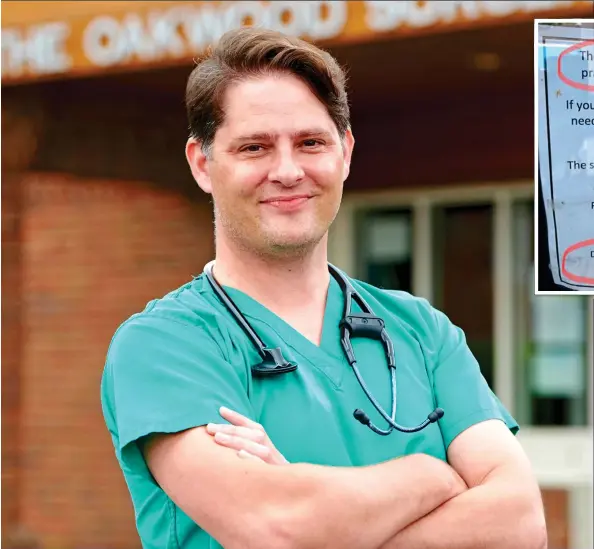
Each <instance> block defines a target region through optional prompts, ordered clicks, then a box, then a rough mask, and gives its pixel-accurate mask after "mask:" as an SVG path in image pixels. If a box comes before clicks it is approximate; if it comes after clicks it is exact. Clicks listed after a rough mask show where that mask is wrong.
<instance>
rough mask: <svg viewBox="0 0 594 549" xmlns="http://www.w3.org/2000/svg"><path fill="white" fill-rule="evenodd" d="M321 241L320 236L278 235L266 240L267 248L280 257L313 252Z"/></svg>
mask: <svg viewBox="0 0 594 549" xmlns="http://www.w3.org/2000/svg"><path fill="white" fill-rule="evenodd" d="M321 239H322V237H320V236H318V235H315V236H314V235H303V234H300V235H282V236H280V235H276V236H275V237H269V238H267V239H266V247H267V248H268V250H269V251H270V252H271V253H273V254H274V255H278V256H279V257H280V256H295V255H303V254H306V253H308V252H310V251H312V250H313V249H314V248H315V247H316V246H317V245H318V244H319V242H320V240H321Z"/></svg>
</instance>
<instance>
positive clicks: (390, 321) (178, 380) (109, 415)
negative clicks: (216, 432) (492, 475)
mask: <svg viewBox="0 0 594 549" xmlns="http://www.w3.org/2000/svg"><path fill="white" fill-rule="evenodd" d="M350 280H351V283H352V284H353V286H354V288H355V290H356V291H357V292H359V293H360V295H361V296H362V297H363V299H364V300H366V301H367V303H368V304H369V306H370V307H371V308H372V310H373V311H374V313H375V314H376V315H377V316H379V317H381V318H383V319H384V321H385V324H386V330H387V331H388V333H389V335H390V337H391V338H392V341H393V345H394V353H395V358H396V368H397V369H396V372H397V380H398V381H397V388H398V396H397V416H396V417H397V421H398V423H400V424H401V425H405V426H412V425H417V424H419V423H420V422H421V421H423V420H424V419H425V418H426V417H427V414H429V412H431V411H432V410H433V409H434V408H435V407H437V406H439V407H441V408H443V409H444V411H445V415H444V417H443V418H442V419H441V420H440V421H439V422H438V423H434V424H431V425H429V426H428V427H427V428H426V429H424V430H423V431H421V432H419V433H414V434H405V433H400V432H397V431H393V432H392V433H391V434H390V435H389V436H385V437H384V436H379V435H377V434H375V433H373V432H372V431H371V430H370V429H369V428H367V427H365V426H363V425H361V424H360V423H359V422H358V421H356V420H355V419H354V418H353V411H354V410H355V409H356V408H361V409H363V410H364V411H365V412H366V413H367V414H368V415H369V417H370V418H371V420H372V421H373V422H374V423H375V424H376V425H378V427H380V428H385V427H386V423H385V421H384V420H383V419H382V418H381V416H380V415H379V414H378V413H377V411H376V410H375V408H374V407H373V406H372V405H371V403H370V402H369V401H368V399H367V397H366V396H365V394H364V392H363V390H362V389H361V387H360V385H359V383H358V382H357V380H356V378H355V375H354V373H353V372H352V370H351V368H350V366H349V364H348V362H347V360H346V358H345V356H344V354H343V351H342V348H341V345H340V336H339V322H340V320H341V318H342V313H343V294H342V291H341V289H340V287H339V286H338V284H337V282H336V281H335V280H334V279H332V278H331V282H330V286H329V292H328V300H327V305H326V313H325V317H324V326H323V335H322V340H321V345H320V346H319V347H318V346H316V345H315V344H314V343H312V342H311V341H309V340H308V339H307V338H305V337H304V336H302V335H301V334H300V333H299V332H298V331H296V330H295V329H293V328H292V327H291V326H290V325H288V324H287V323H286V322H284V321H283V320H281V319H280V318H279V317H278V316H276V315H275V314H274V313H272V312H271V311H270V310H268V309H267V308H265V307H264V306H262V305H260V304H259V303H258V302H256V301H255V300H253V299H252V298H250V297H249V296H248V295H246V294H244V293H242V292H240V291H238V290H235V289H233V288H228V287H226V288H225V289H226V291H227V292H228V294H229V296H230V297H231V298H232V299H233V300H234V302H235V303H236V305H237V306H238V308H239V309H240V310H241V312H242V313H243V314H244V315H245V317H246V318H247V319H248V321H249V322H250V323H251V324H252V326H253V327H254V329H255V330H256V332H257V333H258V335H259V336H260V338H261V339H262V340H263V341H264V343H265V344H266V345H267V346H279V347H280V348H281V349H282V352H283V355H284V357H285V358H286V359H287V360H290V361H293V362H296V363H297V364H298V365H299V367H298V369H297V370H296V371H295V372H291V373H289V374H284V375H279V376H271V377H265V378H253V377H252V376H251V375H250V366H251V365H252V364H256V363H257V362H260V359H259V355H258V353H257V351H256V350H255V349H254V347H253V346H252V344H251V342H250V340H249V339H248V337H247V336H246V335H245V333H244V332H243V331H242V329H241V328H240V327H239V326H238V325H237V324H236V323H235V321H234V319H233V318H232V317H231V315H230V314H229V313H228V311H227V309H226V308H225V306H224V305H223V304H222V303H221V302H220V301H219V300H218V298H217V296H216V294H214V292H213V291H212V288H211V287H210V284H209V282H208V280H207V279H206V277H205V275H200V276H199V277H195V278H194V279H193V280H192V281H191V282H189V283H187V284H185V285H184V286H182V287H181V288H179V289H177V290H176V291H174V292H171V293H169V294H168V295H166V296H165V297H163V298H162V299H158V300H153V301H151V302H150V303H149V304H148V305H147V307H146V308H145V310H144V311H142V312H140V313H138V314H135V315H133V316H132V317H130V318H129V319H127V320H126V321H125V322H124V323H123V324H122V325H121V326H120V327H119V328H118V330H117V331H116V333H115V335H114V337H113V339H112V342H111V345H110V348H109V350H108V353H107V359H106V365H105V369H104V373H103V378H102V383H101V403H102V408H103V414H104V417H105V421H106V424H107V428H108V430H109V432H110V434H111V437H112V440H113V444H114V447H115V453H116V456H117V459H118V462H119V464H120V467H121V469H122V471H123V474H124V477H125V480H126V483H127V486H128V489H129V492H130V495H131V498H132V502H133V505H134V509H135V512H136V525H137V529H138V532H139V535H140V538H141V540H142V544H143V547H144V549H163V548H176V549H179V548H181V549H204V548H219V547H221V545H219V544H218V543H217V542H216V541H215V540H214V539H213V538H212V537H211V536H209V535H208V534H207V533H206V532H205V531H203V530H202V529H201V528H200V526H199V525H196V524H195V523H194V522H193V521H192V520H191V519H190V518H189V517H188V516H187V515H186V514H185V513H184V512H183V511H182V510H181V509H180V508H178V507H177V506H176V505H175V504H174V503H173V502H172V501H171V499H170V498H169V497H168V496H167V495H166V494H165V492H163V491H162V490H161V489H160V487H159V486H158V485H157V484H156V482H155V480H154V479H153V477H152V475H151V474H150V472H149V470H148V468H147V466H146V463H145V461H144V459H143V457H142V453H141V452H140V450H139V446H138V444H137V443H138V441H139V440H140V439H142V438H143V437H145V436H147V435H149V434H151V433H173V432H178V431H181V430H185V429H188V428H191V427H197V426H201V425H206V424H207V423H209V422H213V423H223V422H225V421H224V420H223V419H222V418H221V416H220V415H219V412H218V410H219V408H220V406H226V407H228V408H231V409H232V410H236V411H238V412H239V413H241V414H243V415H245V416H247V417H249V418H251V419H253V420H255V421H257V422H259V423H261V424H262V425H263V426H264V428H265V429H266V432H267V433H268V435H269V436H270V439H271V440H272V442H273V443H274V444H275V446H276V447H277V448H278V450H279V451H280V452H281V453H282V454H283V455H284V456H285V457H286V458H287V459H288V460H289V462H306V463H313V464H321V465H333V466H362V465H370V464H376V463H379V462H382V461H386V460H389V459H393V458H396V457H398V456H403V455H407V454H412V453H419V452H421V453H426V454H429V455H432V456H434V457H436V458H439V459H442V460H446V451H447V448H448V446H449V444H450V443H451V442H452V440H453V439H454V438H455V437H456V436H457V435H458V434H459V433H461V432H462V431H464V430H465V429H466V428H468V427H470V426H471V425H473V424H475V423H478V422H481V421H484V420H488V419H493V418H496V419H499V420H502V421H504V422H505V423H506V424H507V426H508V427H509V429H510V430H511V431H512V432H513V433H514V434H515V433H516V432H517V430H518V425H517V423H516V422H515V421H514V419H513V418H512V417H511V416H510V414H509V413H508V412H507V410H506V409H505V408H504V407H503V405H502V404H501V402H500V401H499V400H498V398H497V397H496V396H495V395H494V394H493V392H491V390H490V389H489V387H488V385H487V383H486V382H485V379H484V378H483V376H482V375H481V372H480V369H479V365H478V363H477V361H476V360H475V358H474V357H473V355H472V353H471V352H470V350H469V348H468V346H467V344H466V341H465V337H464V333H463V332H462V330H460V329H459V328H458V327H456V326H454V325H453V324H452V323H451V322H450V321H449V320H448V318H447V317H446V316H445V315H444V314H443V313H441V312H439V311H438V310H436V309H434V308H433V307H431V306H430V305H429V303H428V302H427V301H426V300H424V299H421V298H417V297H413V296H411V295H410V294H408V293H405V292H401V291H388V290H382V289H378V288H375V287H373V286H371V285H369V284H366V283H363V282H360V281H357V280H353V279H350ZM353 310H354V311H357V312H358V311H359V309H358V307H357V305H356V304H353ZM352 344H353V348H354V350H355V354H356V357H357V361H358V366H359V368H360V372H361V375H362V376H363V378H364V380H365V382H366V383H367V386H368V388H369V389H370V391H371V392H372V394H373V395H374V396H375V398H376V399H378V400H379V402H380V403H381V404H382V405H383V407H384V409H385V410H387V411H388V413H389V411H390V409H391V402H390V399H391V385H390V373H389V370H388V367H387V363H386V358H385V354H384V349H383V346H382V344H381V342H379V341H373V340H364V339H359V338H356V339H353V340H352ZM197 482H198V480H197Z"/></svg>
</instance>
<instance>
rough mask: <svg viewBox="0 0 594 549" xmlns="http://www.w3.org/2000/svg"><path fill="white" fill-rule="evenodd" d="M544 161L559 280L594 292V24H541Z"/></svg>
mask: <svg viewBox="0 0 594 549" xmlns="http://www.w3.org/2000/svg"><path fill="white" fill-rule="evenodd" d="M537 51H538V95H537V99H538V157H539V159H538V167H539V176H540V178H539V179H540V185H541V187H542V196H543V200H544V209H545V212H546V220H544V219H541V220H539V222H540V223H546V226H547V237H548V247H549V257H550V269H551V273H552V276H553V280H554V281H555V284H558V285H560V286H564V287H566V288H569V289H572V290H582V291H592V290H594V25H592V24H590V25H583V26H582V25H563V24H559V25H551V24H540V25H539V43H538V46H537Z"/></svg>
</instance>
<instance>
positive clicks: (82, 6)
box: [2, 0, 592, 84]
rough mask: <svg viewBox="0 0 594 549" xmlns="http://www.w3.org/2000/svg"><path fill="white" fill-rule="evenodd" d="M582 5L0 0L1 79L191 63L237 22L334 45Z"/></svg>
mask: <svg viewBox="0 0 594 549" xmlns="http://www.w3.org/2000/svg"><path fill="white" fill-rule="evenodd" d="M591 9H592V3H591V2H590V1H577V2H571V1H567V0H561V1H559V0H553V1H536V0H525V1H511V0H508V1H501V0H494V1H487V0H482V1H439V2H437V1H435V2H417V1H399V2H389V1H383V0H382V1H351V2H343V1H325V2H324V1H303V2H290V1H274V2H257V1H245V2H158V1H157V2H148V1H145V2H142V1H140V2H127V1H120V2H5V3H3V5H2V83H3V84H10V83H19V82H30V81H35V80H39V79H44V78H56V77H58V78H60V77H65V76H79V75H88V74H97V73H101V72H105V71H106V70H136V69H141V68H145V67H146V68H152V67H164V66H171V65H178V64H186V63H187V64H191V63H192V60H193V58H194V57H195V56H196V55H197V54H199V53H201V52H202V51H204V50H205V49H206V47H207V46H209V45H211V44H213V43H215V42H216V41H217V40H218V38H219V37H220V36H221V35H222V34H223V33H225V32H226V31H228V30H230V29H233V28H237V27H239V26H242V25H257V26H263V27H268V28H272V29H277V30H280V31H284V32H287V33H289V34H293V35H297V36H301V37H303V38H305V39H308V40H312V41H315V42H321V43H323V44H327V45H336V44H344V43H360V42H370V41H373V40H377V39H380V38H384V37H387V38H390V37H394V36H407V35H413V34H420V33H422V32H438V31H443V30H455V29H459V28H468V27H472V26H478V25H489V24H494V23H501V22H512V21H520V20H531V19H533V18H534V17H539V16H542V15H543V14H547V15H549V14H556V13H558V14H560V15H562V16H565V17H567V16H579V15H589V12H590V11H591Z"/></svg>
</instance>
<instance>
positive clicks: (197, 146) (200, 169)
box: [186, 137, 212, 194]
mask: <svg viewBox="0 0 594 549" xmlns="http://www.w3.org/2000/svg"><path fill="white" fill-rule="evenodd" d="M186 160H187V161H188V164H189V166H190V170H191V171H192V175H193V176H194V179H195V180H196V183H198V186H199V187H200V188H201V189H202V190H203V191H204V192H205V193H208V194H211V193H212V183H211V181H210V172H209V169H208V168H209V167H208V158H207V157H206V155H205V154H204V152H203V151H202V144H201V143H200V142H199V141H196V139H194V138H192V137H190V138H189V139H188V141H187V142H186Z"/></svg>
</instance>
